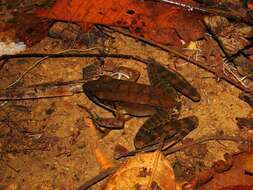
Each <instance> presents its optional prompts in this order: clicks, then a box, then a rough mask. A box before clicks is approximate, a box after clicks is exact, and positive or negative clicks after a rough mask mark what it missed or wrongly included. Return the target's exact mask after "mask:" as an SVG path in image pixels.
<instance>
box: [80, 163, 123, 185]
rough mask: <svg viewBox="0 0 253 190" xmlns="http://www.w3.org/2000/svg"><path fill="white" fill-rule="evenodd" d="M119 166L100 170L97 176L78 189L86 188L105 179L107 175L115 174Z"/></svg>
mask: <svg viewBox="0 0 253 190" xmlns="http://www.w3.org/2000/svg"><path fill="white" fill-rule="evenodd" d="M117 169H118V167H111V168H108V169H106V170H104V171H102V172H100V173H99V174H98V175H97V176H95V177H94V178H92V179H90V180H89V181H86V182H85V183H84V184H83V185H81V186H80V187H79V188H78V189H77V190H86V189H88V188H89V187H91V186H93V185H95V184H96V183H98V182H99V181H101V180H103V179H105V178H106V177H108V176H110V175H112V174H114V173H115V172H116V171H117Z"/></svg>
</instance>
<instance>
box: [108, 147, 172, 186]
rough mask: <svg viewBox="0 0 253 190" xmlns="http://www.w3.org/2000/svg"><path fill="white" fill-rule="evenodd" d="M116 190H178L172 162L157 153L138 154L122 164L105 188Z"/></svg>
mask: <svg viewBox="0 0 253 190" xmlns="http://www.w3.org/2000/svg"><path fill="white" fill-rule="evenodd" d="M148 187H149V188H148ZM116 189H124V190H133V189H138V190H144V189H159V190H168V189H169V190H176V182H175V177H174V173H173V170H172V168H171V165H170V162H169V161H168V160H167V159H166V157H165V156H163V155H162V154H161V153H160V152H159V151H156V152H154V153H145V154H138V155H137V156H135V157H132V158H130V159H128V160H127V161H126V162H125V163H124V164H122V166H121V167H120V168H119V169H118V171H117V172H116V173H115V174H114V175H113V176H112V177H111V178H110V180H109V182H108V183H107V185H106V187H105V190H116Z"/></svg>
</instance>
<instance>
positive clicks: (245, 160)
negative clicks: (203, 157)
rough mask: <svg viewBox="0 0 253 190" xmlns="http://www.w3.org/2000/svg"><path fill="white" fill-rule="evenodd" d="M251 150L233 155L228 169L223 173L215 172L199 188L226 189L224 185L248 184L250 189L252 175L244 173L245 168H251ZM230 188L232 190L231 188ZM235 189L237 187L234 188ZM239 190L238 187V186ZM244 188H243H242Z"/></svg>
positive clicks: (205, 189)
mask: <svg viewBox="0 0 253 190" xmlns="http://www.w3.org/2000/svg"><path fill="white" fill-rule="evenodd" d="M251 162H252V152H251V153H242V154H238V155H235V156H233V166H232V167H231V169H230V170H228V171H226V172H224V173H216V174H215V175H214V179H213V180H211V181H210V182H208V183H207V184H205V185H203V186H202V187H201V188H200V190H210V189H220V188H224V189H222V190H230V189H226V188H225V187H226V186H232V185H250V187H251V189H252V187H253V186H252V185H253V176H251V175H246V174H245V170H246V168H248V170H252V168H253V167H252V166H253V164H252V163H251ZM231 190H234V189H233V188H232V189H231ZM236 190H237V189H236ZM238 190H239V187H238ZM242 190H244V189H242ZM246 190H247V189H246Z"/></svg>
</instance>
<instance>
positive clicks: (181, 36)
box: [37, 0, 205, 45]
mask: <svg viewBox="0 0 253 190" xmlns="http://www.w3.org/2000/svg"><path fill="white" fill-rule="evenodd" d="M178 1H179V2H182V3H187V4H194V5H196V3H194V1H192V0H178ZM37 14H38V15H39V16H41V17H47V18H50V19H56V20H64V21H70V22H77V23H79V24H81V25H82V27H83V28H84V29H86V30H87V29H90V27H91V26H92V24H103V25H113V26H120V27H128V28H129V29H130V31H131V32H132V33H134V34H137V35H139V36H142V37H144V38H147V39H151V40H153V41H155V42H158V43H161V44H173V45H180V44H181V43H182V42H181V40H184V41H186V42H189V41H194V40H196V39H198V38H200V37H202V36H203V34H204V32H205V31H204V26H203V25H202V23H201V22H200V19H201V18H202V16H201V14H199V13H194V12H189V11H186V10H183V9H181V8H178V7H175V6H171V5H167V4H165V3H160V2H155V1H145V2H141V1H134V0H110V1H103V0H93V1H91V0H90V1H80V0H71V1H70V0H58V1H57V2H56V3H55V4H54V6H53V8H52V9H51V10H50V11H46V10H39V11H38V12H37Z"/></svg>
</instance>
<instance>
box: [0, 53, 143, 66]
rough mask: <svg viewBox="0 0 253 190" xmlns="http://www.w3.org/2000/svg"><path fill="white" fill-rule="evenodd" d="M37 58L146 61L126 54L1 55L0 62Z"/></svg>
mask: <svg viewBox="0 0 253 190" xmlns="http://www.w3.org/2000/svg"><path fill="white" fill-rule="evenodd" d="M36 57H37V58H38V57H48V58H68V57H81V58H84V57H85V58H94V57H109V58H120V59H133V60H136V61H140V62H143V63H146V64H147V61H146V60H145V59H143V58H141V57H139V56H135V55H127V54H101V53H62V54H57V53H49V54H47V53H24V54H22V53H21V54H15V55H2V56H0V61H3V60H6V59H7V60H8V59H16V58H36Z"/></svg>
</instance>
